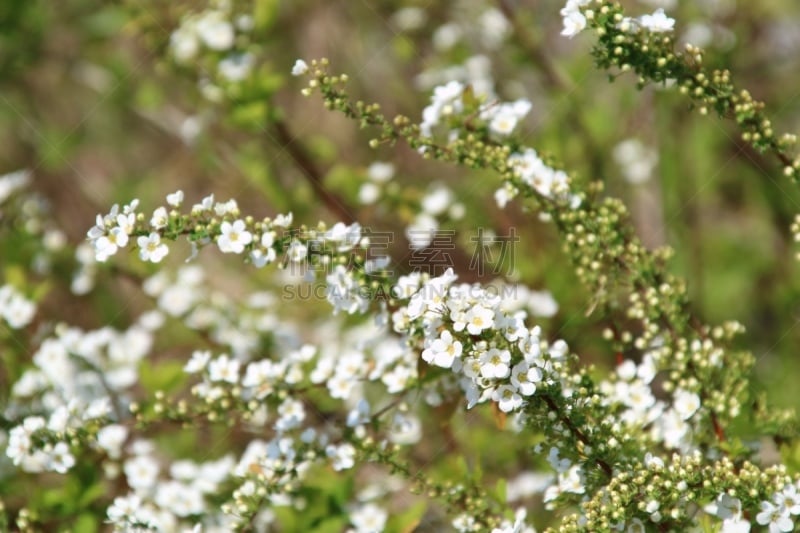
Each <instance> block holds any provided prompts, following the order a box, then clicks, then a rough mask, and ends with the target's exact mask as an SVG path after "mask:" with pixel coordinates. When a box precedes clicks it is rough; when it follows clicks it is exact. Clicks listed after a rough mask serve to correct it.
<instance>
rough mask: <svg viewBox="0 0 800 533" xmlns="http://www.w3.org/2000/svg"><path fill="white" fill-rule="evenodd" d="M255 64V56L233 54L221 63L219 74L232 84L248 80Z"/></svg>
mask: <svg viewBox="0 0 800 533" xmlns="http://www.w3.org/2000/svg"><path fill="white" fill-rule="evenodd" d="M254 64H255V57H253V54H250V53H247V52H245V53H244V54H233V55H230V56H228V57H226V58H225V59H223V60H222V61H220V62H219V66H218V67H217V68H218V69H219V74H220V76H222V77H223V78H225V79H226V80H228V81H232V82H239V81H242V80H244V79H245V78H247V76H248V74H250V71H251V70H252V69H253V65H254Z"/></svg>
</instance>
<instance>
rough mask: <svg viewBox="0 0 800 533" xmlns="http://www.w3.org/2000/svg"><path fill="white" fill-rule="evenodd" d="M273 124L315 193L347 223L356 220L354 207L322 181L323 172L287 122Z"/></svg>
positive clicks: (285, 147)
mask: <svg viewBox="0 0 800 533" xmlns="http://www.w3.org/2000/svg"><path fill="white" fill-rule="evenodd" d="M272 126H273V130H274V131H275V134H276V136H277V138H278V139H277V140H278V142H279V144H280V145H281V147H282V148H283V149H284V150H286V153H288V154H289V156H290V157H291V158H292V160H293V161H294V162H295V164H296V165H297V166H298V168H299V169H300V173H301V174H302V175H303V177H304V178H305V179H306V181H308V183H309V184H310V185H311V188H312V189H314V193H315V194H316V195H317V196H318V197H319V199H320V200H322V202H323V203H324V204H325V207H327V208H328V210H329V211H330V212H331V213H333V214H334V215H336V217H337V218H338V219H339V220H340V221H342V222H344V223H345V224H352V223H353V222H355V221H356V217H355V215H353V212H352V209H350V208H349V207H348V206H347V204H346V203H345V202H344V200H342V199H341V198H339V196H337V195H336V194H335V193H333V192H331V191H329V190H328V189H326V188H325V185H324V184H323V183H322V173H321V172H320V170H319V169H318V168H317V167H316V165H315V164H314V161H313V160H312V159H311V156H309V154H308V152H306V150H305V148H304V147H303V146H302V145H300V144H299V143H297V142H296V139H295V137H294V136H293V135H292V134H291V132H290V131H289V128H288V127H287V126H286V123H285V122H283V121H282V120H277V121H275V122H274V123H273V125H272Z"/></svg>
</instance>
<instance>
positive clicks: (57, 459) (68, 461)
mask: <svg viewBox="0 0 800 533" xmlns="http://www.w3.org/2000/svg"><path fill="white" fill-rule="evenodd" d="M49 466H50V470H53V471H55V472H58V473H59V474H66V473H67V470H69V469H70V468H72V467H73V466H75V457H74V456H73V455H72V454H71V453H70V451H69V446H68V445H67V443H66V442H59V443H58V444H56V445H55V446H54V447H53V450H52V451H51V452H50V465H49Z"/></svg>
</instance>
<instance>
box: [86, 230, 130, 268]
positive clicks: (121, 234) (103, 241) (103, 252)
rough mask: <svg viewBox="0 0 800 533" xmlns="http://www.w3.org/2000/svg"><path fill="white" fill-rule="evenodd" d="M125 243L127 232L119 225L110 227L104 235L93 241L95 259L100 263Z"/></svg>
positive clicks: (126, 241)
mask: <svg viewBox="0 0 800 533" xmlns="http://www.w3.org/2000/svg"><path fill="white" fill-rule="evenodd" d="M126 244H128V234H127V233H126V232H125V230H124V229H123V228H120V227H114V228H111V230H110V231H109V232H108V233H107V234H106V235H103V236H102V237H100V238H98V239H97V240H95V241H94V252H95V259H97V260H98V261H100V262H101V263H102V262H105V261H106V260H107V259H108V258H109V257H111V256H112V255H114V254H115V253H117V250H118V249H119V248H124V247H125V245H126Z"/></svg>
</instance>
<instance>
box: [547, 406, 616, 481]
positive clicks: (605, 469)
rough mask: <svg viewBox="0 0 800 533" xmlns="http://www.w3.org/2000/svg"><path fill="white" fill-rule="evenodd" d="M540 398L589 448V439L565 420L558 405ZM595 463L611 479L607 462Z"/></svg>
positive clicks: (570, 421)
mask: <svg viewBox="0 0 800 533" xmlns="http://www.w3.org/2000/svg"><path fill="white" fill-rule="evenodd" d="M542 398H544V401H545V403H546V404H547V407H549V408H550V409H551V410H552V411H553V412H554V413H556V414H557V415H558V419H559V420H560V421H561V422H562V423H563V424H564V425H565V426H567V427H568V428H569V430H570V432H571V433H572V434H573V435H575V438H577V439H578V440H579V441H581V442H582V443H583V444H585V445H586V446H591V445H592V443H591V441H590V440H589V437H587V436H586V434H585V433H583V431H581V430H580V429H579V428H578V427H577V426H576V425H575V424H573V423H572V420H570V419H569V418H567V416H566V415H565V414H564V413H562V412H561V410H560V409H559V408H558V405H556V402H554V401H553V399H552V398H550V397H549V396H547V395H546V394H543V395H542ZM595 462H596V463H597V466H599V467H600V468H601V470H603V472H605V474H606V475H607V476H608V478H609V479H611V477H612V476H613V475H614V473H613V471H612V469H611V466H610V465H609V464H608V463H607V462H605V461H604V460H602V459H595Z"/></svg>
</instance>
